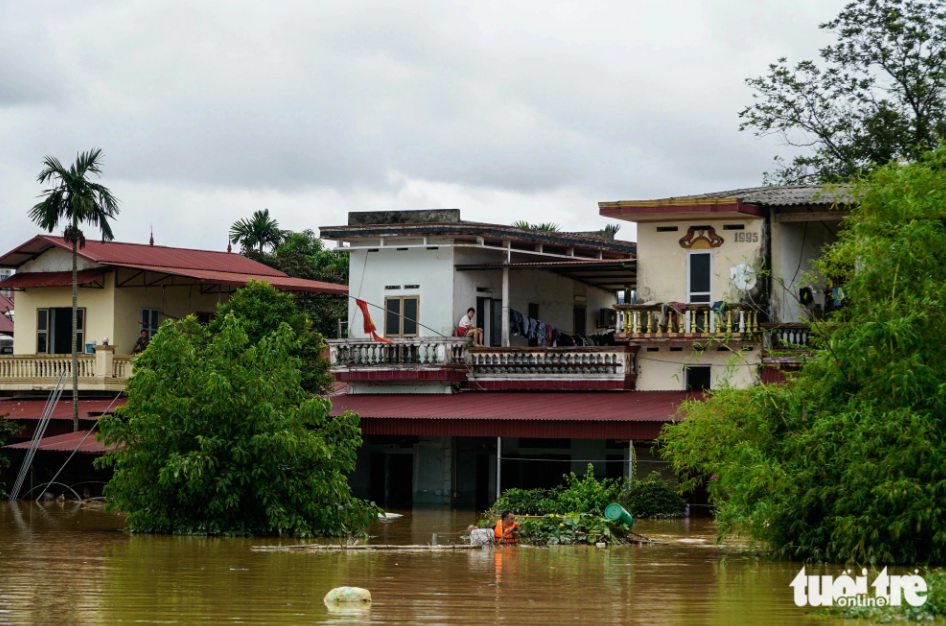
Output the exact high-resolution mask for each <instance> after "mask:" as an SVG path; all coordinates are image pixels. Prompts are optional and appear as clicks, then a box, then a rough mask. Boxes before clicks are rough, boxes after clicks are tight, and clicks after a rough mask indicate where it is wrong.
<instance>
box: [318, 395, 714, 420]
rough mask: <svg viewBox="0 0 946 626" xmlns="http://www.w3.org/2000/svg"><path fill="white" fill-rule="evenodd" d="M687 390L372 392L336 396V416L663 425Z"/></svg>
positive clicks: (684, 397) (333, 405) (333, 401)
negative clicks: (352, 413)
mask: <svg viewBox="0 0 946 626" xmlns="http://www.w3.org/2000/svg"><path fill="white" fill-rule="evenodd" d="M689 397H695V398H699V397H701V394H700V393H696V392H687V391H629V392H611V391H603V392H570V393H515V392H503V393H499V392H494V393H490V392H484V393H476V392H465V393H459V394H451V395H442V394H423V395H410V394H378V395H375V394H368V395H339V396H333V397H332V415H341V414H342V413H343V412H344V411H346V410H351V411H355V412H356V413H358V414H359V415H360V416H361V417H363V418H398V419H442V420H449V419H472V420H531V421H556V420H579V421H589V422H602V421H603V422H613V421H617V422H665V421H669V419H670V417H671V416H672V415H673V414H674V412H675V411H676V409H677V407H678V406H679V405H680V403H681V402H683V400H684V399H686V398H689Z"/></svg>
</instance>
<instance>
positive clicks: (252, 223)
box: [230, 209, 286, 252]
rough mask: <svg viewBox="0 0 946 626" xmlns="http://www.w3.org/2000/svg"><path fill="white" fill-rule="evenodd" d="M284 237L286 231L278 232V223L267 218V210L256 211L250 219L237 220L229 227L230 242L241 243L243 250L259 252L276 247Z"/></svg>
mask: <svg viewBox="0 0 946 626" xmlns="http://www.w3.org/2000/svg"><path fill="white" fill-rule="evenodd" d="M285 236H286V231H284V230H279V222H277V221H276V220H274V219H273V218H271V217H270V216H269V209H263V210H262V211H256V212H255V213H253V217H251V218H250V219H242V220H237V221H235V222H233V226H231V227H230V241H232V242H233V243H242V244H243V247H244V248H245V249H250V250H252V249H253V248H257V249H258V250H259V251H260V252H262V251H263V246H269V247H271V248H272V247H276V246H278V245H279V244H280V243H282V241H283V238H285Z"/></svg>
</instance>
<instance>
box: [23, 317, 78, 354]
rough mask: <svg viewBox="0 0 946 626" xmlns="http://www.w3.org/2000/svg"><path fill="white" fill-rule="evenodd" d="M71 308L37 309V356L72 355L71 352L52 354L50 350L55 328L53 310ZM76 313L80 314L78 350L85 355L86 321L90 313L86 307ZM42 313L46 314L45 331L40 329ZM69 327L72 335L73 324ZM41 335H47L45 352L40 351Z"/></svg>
mask: <svg viewBox="0 0 946 626" xmlns="http://www.w3.org/2000/svg"><path fill="white" fill-rule="evenodd" d="M71 308H72V307H64V306H53V307H42V308H38V309H36V354H72V351H71V350H70V351H69V352H50V351H49V349H50V348H51V347H52V346H51V344H50V341H51V340H52V328H53V316H52V310H53V309H71ZM76 311H78V312H79V314H78V316H77V317H78V319H77V320H76V334H77V339H78V340H79V341H78V342H77V343H78V344H79V345H78V347H77V350H78V352H79V354H83V353H85V337H86V332H85V327H86V321H87V320H86V317H87V316H88V311H87V310H86V308H85V307H84V306H80V307H77V308H76ZM41 312H44V313H45V314H46V328H45V329H40V327H39V318H40V313H41ZM70 315H71V312H70ZM69 326H70V330H69V332H70V333H71V332H72V328H71V327H72V324H71V322H70V324H69ZM40 335H45V337H46V349H45V350H43V351H40V349H39V338H40ZM69 341H70V342H71V341H72V337H70V338H69Z"/></svg>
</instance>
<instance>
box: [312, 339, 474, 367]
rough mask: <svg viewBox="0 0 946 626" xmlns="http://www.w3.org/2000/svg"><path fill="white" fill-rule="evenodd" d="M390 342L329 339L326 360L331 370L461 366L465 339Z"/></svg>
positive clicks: (465, 344)
mask: <svg viewBox="0 0 946 626" xmlns="http://www.w3.org/2000/svg"><path fill="white" fill-rule="evenodd" d="M392 342H393V343H384V342H379V341H368V340H348V339H333V340H330V341H329V342H328V344H329V359H330V360H331V363H332V367H334V368H418V367H421V368H428V367H429V368H436V367H443V366H448V365H461V366H462V365H464V364H465V362H466V348H467V344H469V340H468V339H466V338H464V337H456V338H454V337H417V338H414V339H394V340H392Z"/></svg>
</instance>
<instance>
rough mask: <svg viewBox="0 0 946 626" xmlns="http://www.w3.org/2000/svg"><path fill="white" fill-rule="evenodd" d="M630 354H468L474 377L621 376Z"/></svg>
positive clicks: (612, 350) (603, 350)
mask: <svg viewBox="0 0 946 626" xmlns="http://www.w3.org/2000/svg"><path fill="white" fill-rule="evenodd" d="M630 356H631V355H630V353H628V352H627V350H626V349H625V348H624V347H623V346H622V347H612V346H606V347H605V346H597V347H576V348H476V349H474V350H471V351H470V371H471V373H473V374H474V375H477V376H479V375H491V376H495V375H502V376H505V375H525V376H537V375H538V376H544V375H568V376H582V375H585V376H602V375H624V374H627V373H628V372H629V371H630Z"/></svg>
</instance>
